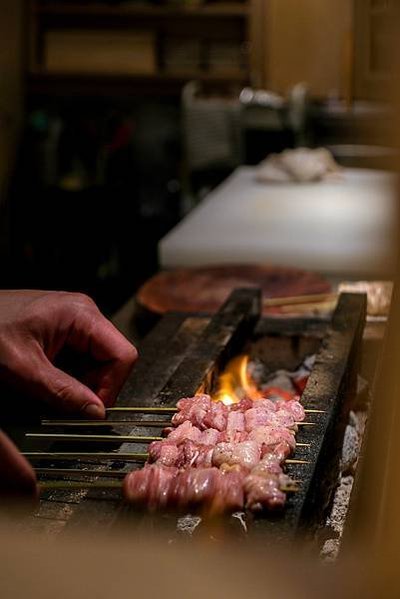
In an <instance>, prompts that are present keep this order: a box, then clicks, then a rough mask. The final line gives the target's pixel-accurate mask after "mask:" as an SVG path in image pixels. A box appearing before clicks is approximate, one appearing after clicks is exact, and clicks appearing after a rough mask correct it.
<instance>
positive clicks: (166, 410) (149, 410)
mask: <svg viewBox="0 0 400 599" xmlns="http://www.w3.org/2000/svg"><path fill="white" fill-rule="evenodd" d="M304 411H305V413H306V414H325V413H326V410H314V409H312V408H309V409H308V408H305V409H304ZM106 412H107V413H113V412H132V413H136V414H176V412H178V408H176V407H146V406H121V407H115V408H106Z"/></svg>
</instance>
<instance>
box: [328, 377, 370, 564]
mask: <svg viewBox="0 0 400 599" xmlns="http://www.w3.org/2000/svg"><path fill="white" fill-rule="evenodd" d="M358 389H359V390H360V395H362V400H361V401H360V397H359V396H357V399H356V401H355V406H357V411H354V412H350V414H349V421H348V424H347V426H346V430H345V434H344V439H343V447H342V455H341V460H340V475H339V480H338V486H337V488H336V491H335V495H334V499H333V503H332V508H331V511H330V514H329V516H328V517H327V519H326V523H325V526H326V533H327V534H328V536H329V537H330V538H328V539H327V540H325V542H324V544H323V547H322V549H321V553H320V555H321V558H322V559H323V560H325V561H334V560H335V559H336V558H337V556H338V554H339V551H340V543H341V538H342V535H343V529H344V526H345V521H346V516H347V511H348V508H349V503H350V496H351V491H352V488H353V483H354V475H355V471H356V467H357V462H358V458H359V455H360V450H361V443H362V439H363V436H364V431H365V425H366V421H367V411H366V409H365V408H366V405H367V401H366V399H365V396H366V395H367V396H368V390H366V385H365V381H363V380H361V379H360V381H359V385H358ZM361 406H362V407H363V408H364V409H360V408H361Z"/></svg>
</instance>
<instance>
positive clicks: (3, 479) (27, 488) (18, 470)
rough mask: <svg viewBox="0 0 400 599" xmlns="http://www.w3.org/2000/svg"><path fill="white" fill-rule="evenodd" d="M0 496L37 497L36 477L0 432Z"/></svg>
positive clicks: (11, 443) (10, 442) (9, 441)
mask: <svg viewBox="0 0 400 599" xmlns="http://www.w3.org/2000/svg"><path fill="white" fill-rule="evenodd" d="M0 494H1V495H5V494H7V495H16V494H18V495H20V494H24V495H30V496H36V495H37V487H36V475H35V472H34V470H33V468H32V466H31V465H30V464H29V462H27V461H26V460H25V458H24V457H23V456H22V455H21V454H20V453H19V451H18V449H17V448H16V447H15V445H14V443H13V442H12V441H11V440H10V439H9V438H8V437H7V436H6V435H5V434H4V433H3V432H2V431H0Z"/></svg>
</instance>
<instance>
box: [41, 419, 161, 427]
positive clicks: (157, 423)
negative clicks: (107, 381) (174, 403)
mask: <svg viewBox="0 0 400 599" xmlns="http://www.w3.org/2000/svg"><path fill="white" fill-rule="evenodd" d="M41 425H42V426H79V427H84V426H87V427H89V426H95V427H97V426H98V427H105V426H108V427H112V426H124V425H125V426H129V425H131V426H140V427H142V428H144V427H149V428H153V427H157V428H161V427H164V426H170V425H171V421H170V420H165V421H164V422H163V421H162V420H42V421H41Z"/></svg>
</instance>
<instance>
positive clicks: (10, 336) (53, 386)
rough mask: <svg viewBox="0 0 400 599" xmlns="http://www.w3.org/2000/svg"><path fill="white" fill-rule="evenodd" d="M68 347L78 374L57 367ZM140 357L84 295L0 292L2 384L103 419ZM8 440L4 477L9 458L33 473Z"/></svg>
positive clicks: (1, 454) (1, 444) (0, 445)
mask: <svg viewBox="0 0 400 599" xmlns="http://www.w3.org/2000/svg"><path fill="white" fill-rule="evenodd" d="M65 350H67V351H68V352H69V353H70V354H72V355H73V356H74V357H75V358H76V359H78V361H79V363H81V364H84V368H80V369H79V375H78V377H77V378H76V377H74V376H72V375H71V374H68V373H67V372H65V371H64V370H62V369H60V368H57V366H56V365H55V361H56V360H57V358H58V357H59V356H60V355H62V353H63V352H64V351H65ZM136 358H137V352H136V349H135V348H134V347H133V346H132V345H131V344H130V343H129V341H127V340H126V339H125V337H123V335H122V334H121V333H119V331H118V330H117V329H116V328H115V327H114V326H113V325H112V324H111V322H109V321H108V320H107V319H106V318H105V317H104V316H103V315H102V314H101V313H100V312H99V310H98V308H97V307H96V305H95V304H94V302H93V301H92V300H91V299H89V298H88V297H87V296H85V295H82V294H76V293H64V292H47V291H0V382H3V383H6V384H7V385H9V386H11V387H12V388H14V389H16V390H17V391H19V392H22V393H24V394H25V395H27V396H29V397H32V398H36V399H39V400H42V401H44V402H47V403H48V404H49V405H51V406H53V407H55V408H57V409H59V410H61V411H63V412H66V413H75V414H78V415H79V414H80V415H81V416H82V417H84V418H89V419H90V418H103V417H104V416H105V407H104V406H110V405H112V404H113V402H114V401H115V399H116V397H117V394H118V392H119V391H120V389H121V387H122V385H123V383H124V382H125V380H126V378H127V376H128V374H129V372H130V370H131V368H132V366H133V364H134V362H135V360H136ZM78 379H79V380H78ZM7 442H8V443H11V442H10V441H8V440H6V441H4V436H2V437H0V477H2V476H5V477H6V478H7V477H8V476H9V473H10V472H11V471H12V470H13V469H12V468H10V467H9V466H10V463H11V462H13V463H14V466H15V472H19V474H21V473H22V470H21V460H22V461H23V462H24V463H25V466H24V467H25V469H26V467H28V469H30V471H31V473H32V472H33V471H32V469H31V467H30V466H29V464H27V463H26V462H25V460H24V459H23V458H22V456H21V455H20V454H18V453H17V454H16V455H15V452H14V451H11V449H12V448H13V447H14V446H13V445H12V444H11V445H8V444H7ZM4 443H5V445H4ZM4 447H5V453H6V455H7V458H6V459H5V462H4V464H5V466H4V469H3V465H2V462H3V461H4V460H3V458H4V455H5V453H4V451H2V448H3V449H4ZM14 449H15V448H14ZM15 451H17V450H15ZM12 456H14V458H13V457H12ZM17 478H18V477H17ZM28 478H29V476H28ZM28 486H29V485H28Z"/></svg>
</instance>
